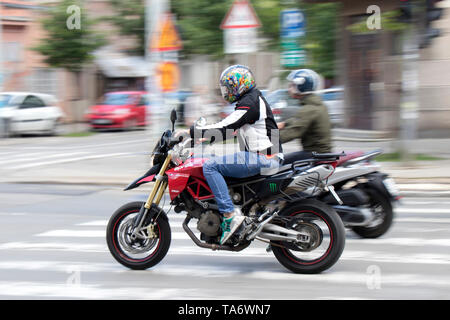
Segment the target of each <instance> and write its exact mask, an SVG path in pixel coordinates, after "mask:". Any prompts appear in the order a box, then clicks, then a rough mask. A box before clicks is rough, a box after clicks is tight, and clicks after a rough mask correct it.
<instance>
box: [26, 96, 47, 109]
mask: <svg viewBox="0 0 450 320" xmlns="http://www.w3.org/2000/svg"><path fill="white" fill-rule="evenodd" d="M20 107H21V108H40V107H45V103H44V102H43V101H42V100H41V99H39V98H38V97H36V96H27V97H26V98H25V100H23V103H22V105H21V106H20Z"/></svg>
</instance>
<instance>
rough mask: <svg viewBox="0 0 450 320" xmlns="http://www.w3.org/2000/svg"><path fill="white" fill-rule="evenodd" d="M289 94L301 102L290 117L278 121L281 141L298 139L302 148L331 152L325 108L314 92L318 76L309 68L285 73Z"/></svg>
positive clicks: (329, 126)
mask: <svg viewBox="0 0 450 320" xmlns="http://www.w3.org/2000/svg"><path fill="white" fill-rule="evenodd" d="M288 80H289V82H290V83H289V89H288V91H289V95H290V96H291V97H292V98H295V99H298V100H299V101H300V107H299V110H298V112H297V113H296V114H295V116H294V117H293V118H290V119H287V120H286V121H285V122H282V123H279V124H278V127H279V128H280V129H282V130H281V131H280V138H281V142H282V143H285V142H288V141H291V140H294V139H300V141H301V144H302V146H303V151H306V152H318V153H327V152H331V151H332V141H331V122H330V117H329V115H328V109H327V107H326V106H325V105H324V104H323V102H322V100H321V99H320V97H319V96H318V95H316V94H314V91H316V90H317V88H318V85H319V81H320V80H319V76H318V75H317V73H315V72H314V71H312V70H308V69H301V70H295V71H292V72H291V74H290V75H289V76H288Z"/></svg>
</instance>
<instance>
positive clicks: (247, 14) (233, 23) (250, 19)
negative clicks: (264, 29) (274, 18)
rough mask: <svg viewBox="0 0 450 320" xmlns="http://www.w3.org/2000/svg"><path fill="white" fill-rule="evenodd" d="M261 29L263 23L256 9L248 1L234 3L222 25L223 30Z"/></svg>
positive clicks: (237, 0) (238, 0)
mask: <svg viewBox="0 0 450 320" xmlns="http://www.w3.org/2000/svg"><path fill="white" fill-rule="evenodd" d="M259 27H261V22H260V21H259V19H258V16H257V15H256V12H255V9H253V6H252V5H251V4H250V2H248V1H247V0H236V1H234V2H233V4H232V5H231V8H230V10H228V12H227V14H226V16H225V18H224V19H223V21H222V23H221V25H220V28H221V29H232V28H259Z"/></svg>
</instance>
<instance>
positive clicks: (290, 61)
mask: <svg viewBox="0 0 450 320" xmlns="http://www.w3.org/2000/svg"><path fill="white" fill-rule="evenodd" d="M280 58H281V64H282V65H283V66H284V67H299V66H302V65H305V64H306V53H305V50H302V49H300V50H295V51H294V50H290V51H284V52H282V53H281V57H280Z"/></svg>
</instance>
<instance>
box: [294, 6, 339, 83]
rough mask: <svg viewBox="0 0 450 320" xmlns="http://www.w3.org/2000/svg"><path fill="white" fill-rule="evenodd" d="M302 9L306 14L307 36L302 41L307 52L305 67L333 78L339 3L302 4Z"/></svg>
mask: <svg viewBox="0 0 450 320" xmlns="http://www.w3.org/2000/svg"><path fill="white" fill-rule="evenodd" d="M301 9H302V10H303V12H304V13H305V16H306V36H305V38H304V39H303V41H302V46H303V47H304V48H305V50H306V52H307V65H306V66H305V67H307V68H311V69H313V70H315V71H316V72H318V73H319V74H321V75H322V76H323V77H325V78H328V79H332V78H334V77H335V60H336V40H337V30H338V16H339V4H337V3H316V4H302V5H301Z"/></svg>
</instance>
